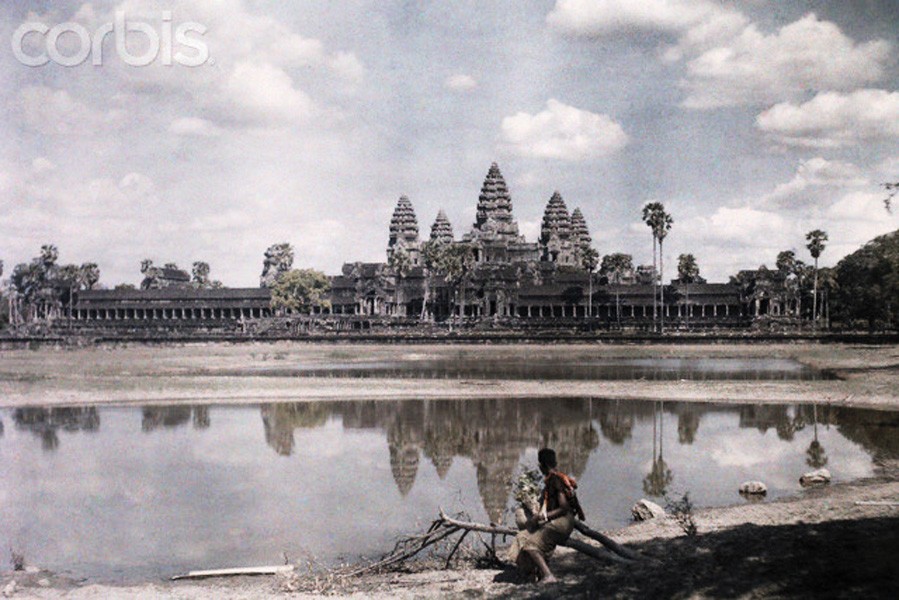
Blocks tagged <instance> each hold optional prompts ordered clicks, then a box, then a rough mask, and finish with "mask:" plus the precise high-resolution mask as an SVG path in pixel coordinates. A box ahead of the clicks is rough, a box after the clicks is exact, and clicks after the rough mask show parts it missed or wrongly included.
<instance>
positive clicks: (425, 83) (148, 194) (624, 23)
mask: <svg viewBox="0 0 899 600" xmlns="http://www.w3.org/2000/svg"><path fill="white" fill-rule="evenodd" d="M896 8H897V7H896V3H895V2H893V1H891V0H884V1H874V0H859V1H846V0H834V1H819V2H811V1H800V0H770V1H766V0H744V1H742V2H740V1H735V2H713V1H710V0H640V1H632V0H534V1H522V0H508V1H506V0H496V1H474V0H458V1H454V2H434V3H419V2H412V1H405V2H404V1H392V0H379V1H361V0H360V1H353V0H348V1H341V2H333V1H330V0H293V1H285V0H282V1H277V0H183V1H176V0H162V1H158V0H124V1H123V0H96V1H94V2H89V3H85V2H80V1H74V2H69V1H56V2H51V1H49V0H42V1H38V0H35V1H26V0H7V1H6V2H3V3H2V6H0V38H2V39H3V40H5V41H3V43H2V44H0V105H2V111H0V140H2V144H0V260H3V261H4V263H5V273H4V277H8V275H9V273H10V272H11V271H12V268H13V266H14V265H15V264H16V263H19V262H24V261H27V260H30V258H31V257H33V256H36V255H37V254H38V251H39V248H40V246H41V245H42V244H45V243H53V244H56V245H57V246H58V248H59V250H60V261H61V262H63V263H79V264H80V263H83V262H87V261H94V262H97V263H98V264H99V266H100V270H101V284H103V285H106V286H109V287H112V286H114V285H116V284H118V283H134V284H136V283H139V281H140V279H141V275H140V272H139V267H140V261H141V260H142V259H145V258H150V259H153V260H154V261H155V262H157V263H167V262H175V263H178V264H179V265H181V266H182V267H187V268H189V266H190V264H191V263H192V262H193V261H198V260H202V261H206V262H208V263H210V265H211V267H212V277H213V278H215V279H219V280H221V281H222V282H224V283H225V284H226V285H230V286H256V285H258V282H259V275H260V273H261V270H262V262H263V253H264V251H265V249H266V248H267V247H268V246H269V245H271V244H274V243H279V242H289V243H290V244H292V245H293V247H294V249H295V255H296V258H295V261H294V266H296V267H304V268H305V267H312V268H316V269H319V270H322V271H324V272H326V273H328V274H337V273H339V271H340V267H341V265H342V264H343V263H344V262H351V261H383V260H385V258H386V254H385V250H386V245H387V235H388V224H389V221H390V215H391V213H392V211H393V208H394V206H395V204H396V201H397V199H398V198H399V196H401V195H404V194H405V195H407V196H409V198H410V199H411V201H412V203H413V205H414V207H415V210H416V213H417V215H418V220H419V226H420V229H421V233H422V235H423V237H426V236H427V235H428V232H429V231H430V226H431V223H433V221H434V218H435V217H436V214H437V211H438V210H439V209H441V208H442V209H444V210H445V211H446V213H447V215H448V217H449V219H450V221H451V222H452V225H453V228H454V230H455V233H456V236H457V237H460V236H461V235H462V234H463V233H465V232H467V231H468V230H470V228H471V226H472V224H473V223H474V217H475V207H476V204H477V198H478V193H479V191H480V187H481V184H482V182H483V180H484V177H485V175H486V173H487V170H488V168H489V166H490V164H491V162H494V161H495V162H497V163H498V164H499V166H500V169H501V170H502V172H503V174H504V175H505V178H506V182H507V183H508V185H509V188H510V192H511V195H512V201H513V209H514V213H515V216H516V217H517V219H518V221H519V225H520V228H521V231H522V233H523V234H524V235H525V236H526V238H527V239H528V241H536V238H537V236H538V235H539V228H540V220H541V218H542V215H543V210H544V208H545V206H546V203H547V201H548V200H549V198H550V196H551V195H552V194H553V192H554V191H556V190H558V191H559V192H560V193H561V194H562V197H563V198H564V199H565V201H566V203H567V205H568V208H569V210H573V209H574V208H575V207H580V208H581V210H582V212H583V213H584V216H585V218H586V220H587V224H588V226H589V228H590V232H591V234H592V236H593V242H594V246H595V247H596V249H597V250H598V251H599V253H600V254H601V255H605V254H609V253H612V252H627V253H630V254H632V255H633V256H634V260H635V262H636V263H638V264H647V263H649V264H651V263H652V237H651V234H650V231H649V229H648V228H647V227H646V226H645V225H644V224H643V223H642V222H641V220H640V216H641V207H642V206H643V205H644V204H645V203H646V202H649V201H659V202H662V203H664V205H665V207H666V208H667V210H668V212H670V213H671V215H672V217H673V219H674V224H673V227H672V230H671V232H670V234H669V235H668V237H667V238H666V240H665V245H664V259H665V265H666V269H665V270H666V279H668V278H670V277H671V276H674V275H675V269H674V266H675V265H676V262H677V257H678V255H680V254H681V253H686V252H691V253H693V254H694V255H695V256H696V258H697V261H698V263H699V266H700V271H701V273H702V274H703V275H704V276H705V277H706V278H708V279H709V280H710V281H726V280H727V278H728V276H729V275H732V274H734V273H736V272H737V271H738V270H740V269H749V268H756V267H758V266H759V265H761V264H766V265H768V266H773V265H774V262H775V258H776V255H777V253H778V252H780V251H781V250H787V249H793V250H795V251H796V253H797V256H799V257H800V258H802V259H804V260H807V261H811V257H810V256H809V254H808V251H807V250H806V249H805V233H806V232H808V231H810V230H812V229H823V230H825V231H827V233H828V234H829V238H830V240H829V243H828V245H827V248H826V250H825V251H824V254H823V255H822V256H821V260H820V264H821V265H822V266H831V265H833V264H835V263H836V262H837V261H838V260H839V259H840V258H842V257H843V256H845V255H846V254H848V253H850V252H852V251H854V250H855V249H857V248H858V247H859V246H860V245H862V244H864V243H865V242H866V241H868V240H870V239H872V238H873V237H875V236H877V235H880V234H883V233H887V232H890V231H894V230H896V229H897V228H899V209H896V210H894V211H893V213H892V214H891V213H888V212H887V211H886V210H885V209H884V206H883V199H884V197H885V196H886V193H885V191H884V190H883V189H882V188H881V187H880V184H881V183H882V182H885V181H897V180H899V10H896ZM117 13H119V14H122V15H123V25H124V28H125V29H128V28H132V31H125V32H124V34H123V35H119V34H121V33H122V32H121V29H122V27H119V26H118V24H116V19H115V16H116V14H117ZM25 23H38V24H44V25H45V26H46V27H47V28H53V27H56V26H60V25H61V26H62V28H59V27H57V29H56V30H55V31H56V33H57V34H59V33H60V31H63V30H64V29H67V30H68V31H64V32H63V33H61V34H60V35H54V33H53V32H54V30H53V29H50V31H49V32H48V33H46V34H42V33H41V32H39V31H38V32H31V33H29V34H27V35H25V36H24V38H22V41H21V44H20V45H19V46H20V48H21V52H15V51H14V48H15V47H16V44H15V42H16V38H15V37H14V34H15V33H16V32H17V31H21V30H20V26H22V25H23V24H25ZM107 23H110V24H112V27H113V29H114V30H115V31H113V32H112V33H111V34H109V35H108V36H106V37H104V36H103V35H102V33H103V30H102V29H101V28H102V27H103V25H104V24H107ZM71 24H75V25H76V27H72V25H71ZM141 24H144V25H143V27H144V28H149V29H151V30H152V31H153V33H152V35H148V34H145V33H143V32H142V31H140V30H137V28H139V27H141ZM196 26H202V29H203V31H202V32H200V31H199V30H198V29H197V28H196ZM166 28H170V29H171V30H176V29H178V28H187V30H188V31H187V33H185V34H184V36H183V37H178V36H175V37H174V38H172V41H171V43H169V44H168V46H167V45H166V43H165V38H166V35H165V31H166ZM73 29H75V30H76V32H73V31H72V30H73ZM77 31H82V32H84V34H85V36H86V40H80V39H79V37H78V35H77ZM117 36H119V37H120V38H121V41H122V42H123V45H124V48H122V49H121V50H120V49H119V47H118V45H117V43H116V42H117V40H116V37H117ZM152 36H156V37H158V38H159V39H161V40H162V42H161V44H160V47H161V50H160V52H159V54H157V55H156V56H155V59H153V56H150V55H148V56H149V59H147V60H146V61H144V62H148V63H149V64H146V65H143V66H137V65H135V64H129V63H133V62H135V61H133V60H131V59H128V56H127V55H126V54H123V51H124V52H127V53H128V54H130V55H131V56H132V57H135V56H137V57H140V55H141V54H142V53H143V54H146V52H147V49H148V47H149V43H148V42H149V40H150V39H151V37H152ZM53 39H55V43H51V41H52V40H53ZM98 39H101V40H104V41H103V42H102V44H98V43H97V40H98ZM85 41H87V42H90V43H87V44H85V43H84V42H85ZM200 45H201V46H202V47H203V49H205V50H206V51H207V52H208V58H207V59H206V60H205V61H203V63H202V64H200V65H199V66H190V65H189V64H184V63H188V62H190V59H191V58H195V59H197V61H199V59H200V58H203V56H201V54H202V52H201V51H200V49H199V48H198V46H200ZM90 46H93V48H92V49H91V52H90V53H89V54H88V55H86V56H85V60H84V62H82V63H81V64H78V65H75V66H64V65H62V64H59V63H61V62H67V60H66V59H67V57H72V56H75V57H76V58H77V57H78V55H79V54H85V53H84V52H83V51H86V50H88V48H89V47H90ZM48 47H49V50H50V51H49V52H48ZM166 47H170V48H171V49H172V54H173V55H174V56H175V57H176V59H175V60H168V61H166ZM98 49H100V50H101V52H99V53H98V52H97V50H98ZM23 53H24V55H25V56H26V61H27V57H28V56H31V57H34V56H38V57H39V56H41V55H47V58H48V62H47V64H44V65H42V66H29V65H26V64H23V61H21V60H20V58H21V56H22V54H23ZM179 56H180V57H181V59H178V58H177V57H179ZM51 57H52V58H51ZM151 59H152V60H151ZM68 62H72V61H68ZM166 62H168V64H165V63H166ZM95 63H97V64H95Z"/></svg>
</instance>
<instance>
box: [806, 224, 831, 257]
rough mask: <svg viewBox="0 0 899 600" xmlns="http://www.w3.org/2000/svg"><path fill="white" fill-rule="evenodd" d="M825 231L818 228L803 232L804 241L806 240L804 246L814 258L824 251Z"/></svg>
mask: <svg viewBox="0 0 899 600" xmlns="http://www.w3.org/2000/svg"><path fill="white" fill-rule="evenodd" d="M827 239H828V238H827V233H826V232H824V231H821V230H820V229H815V230H814V231H809V232H808V233H807V234H805V241H807V242H808V244H807V245H806V248H808V251H809V253H811V255H812V258H814V259H815V260H817V259H818V257H819V256H821V253H822V252H824V247H825V242H827Z"/></svg>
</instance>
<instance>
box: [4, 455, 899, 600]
mask: <svg viewBox="0 0 899 600" xmlns="http://www.w3.org/2000/svg"><path fill="white" fill-rule="evenodd" d="M897 474H899V465H897V464H896V463H895V462H891V463H887V464H885V465H882V466H881V468H880V469H879V472H878V474H877V476H875V477H873V478H871V479H868V480H863V481H857V482H853V483H851V484H840V485H833V486H829V485H828V486H822V487H819V488H813V489H809V490H806V491H804V492H802V493H801V494H800V495H799V496H797V497H794V498H789V499H782V500H779V501H775V502H759V503H752V504H742V505H740V506H732V507H725V508H716V509H707V510H701V511H698V512H697V513H696V514H695V521H696V524H697V526H698V529H699V533H698V535H696V536H695V537H688V536H686V535H685V534H684V533H683V531H682V530H681V529H680V527H679V526H678V525H677V524H676V523H675V522H674V521H673V520H671V519H663V520H654V521H648V522H644V523H639V524H635V525H632V526H630V527H627V528H625V529H622V530H618V531H613V532H607V533H609V535H611V536H612V537H613V538H614V539H616V540H618V541H619V542H622V543H624V544H626V545H627V546H628V547H629V548H631V549H634V550H637V551H639V552H640V553H642V554H643V555H644V556H646V557H647V559H646V560H644V561H642V562H639V563H635V564H626V565H625V564H621V563H617V562H616V563H613V562H605V561H598V560H596V559H593V558H589V557H586V556H584V555H581V554H579V553H577V552H574V551H572V550H569V549H564V548H563V549H559V550H558V551H557V552H556V554H555V556H554V557H553V559H552V561H551V563H550V564H551V566H552V568H553V569H554V571H555V572H556V575H557V576H558V577H559V583H557V584H554V585H550V586H541V585H537V584H532V583H523V582H521V581H519V580H518V579H517V577H516V575H515V572H514V569H512V568H511V567H507V568H506V569H504V570H500V569H497V568H476V567H474V566H473V565H468V566H465V565H463V566H459V567H456V568H453V569H450V570H444V569H428V568H420V567H419V568H416V567H414V566H413V567H412V568H410V569H408V570H406V571H405V572H397V573H386V574H380V575H369V576H364V577H359V578H354V579H350V580H347V581H344V582H342V583H340V584H339V585H336V586H331V587H324V586H322V587H319V589H323V590H324V591H326V592H327V595H330V596H334V597H340V598H401V599H409V598H432V597H457V598H541V597H542V598H556V597H587V598H589V597H612V598H721V597H727V598H737V597H740V598H805V597H809V598H896V597H899V569H897V563H896V557H897V556H899V507H897V506H895V505H892V506H891V505H884V504H881V505H870V504H867V505H860V504H857V502H859V501H862V502H886V503H889V502H896V501H899V477H897ZM575 535H578V534H575ZM12 580H15V581H16V591H15V592H14V593H13V594H12V597H15V598H43V599H57V598H68V599H72V600H96V599H100V598H123V599H129V600H130V599H143V598H178V599H197V600H207V599H211V598H247V599H249V598H309V597H315V594H311V593H304V592H290V591H286V590H285V582H286V579H285V578H283V577H274V576H263V577H237V578H229V579H207V580H202V581H179V582H169V581H161V580H160V581H151V582H147V583H144V584H142V585H133V586H127V587H125V586H111V585H79V583H78V582H76V581H72V580H69V579H66V578H63V577H58V576H55V575H53V574H52V573H48V572H42V571H38V572H34V573H23V572H17V573H10V572H7V573H3V574H2V577H0V583H2V585H3V586H8V585H9V582H10V581H12ZM301 583H303V584H304V585H306V586H308V587H310V588H312V587H317V586H316V585H315V584H314V583H313V582H312V581H310V580H305V581H301Z"/></svg>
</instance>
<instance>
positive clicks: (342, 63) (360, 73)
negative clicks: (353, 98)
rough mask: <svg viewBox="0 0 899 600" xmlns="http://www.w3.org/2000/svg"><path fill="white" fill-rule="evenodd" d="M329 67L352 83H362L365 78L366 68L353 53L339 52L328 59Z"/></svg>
mask: <svg viewBox="0 0 899 600" xmlns="http://www.w3.org/2000/svg"><path fill="white" fill-rule="evenodd" d="M328 67H329V68H330V69H331V70H332V71H333V72H334V73H335V74H336V75H338V76H339V77H341V78H343V79H344V80H346V81H348V82H350V83H360V82H361V81H362V80H363V78H364V77H365V67H364V66H363V65H362V62H361V61H360V60H359V59H358V58H356V55H355V54H353V53H352V52H337V53H335V54H334V56H332V57H331V58H330V59H328Z"/></svg>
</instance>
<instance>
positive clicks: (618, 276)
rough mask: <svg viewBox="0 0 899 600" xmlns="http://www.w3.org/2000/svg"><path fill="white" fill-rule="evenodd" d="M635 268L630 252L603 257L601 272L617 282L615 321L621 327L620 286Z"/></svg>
mask: <svg viewBox="0 0 899 600" xmlns="http://www.w3.org/2000/svg"><path fill="white" fill-rule="evenodd" d="M633 270H634V259H633V257H632V256H631V255H630V254H622V253H620V252H616V253H615V254H607V255H605V256H603V257H602V265H601V266H600V267H599V272H600V273H602V274H603V275H605V276H606V277H607V278H608V281H609V282H610V283H614V284H615V321H616V323H617V324H618V326H619V327H621V295H620V291H619V289H618V286H619V285H620V284H621V280H622V279H623V278H624V274H625V273H628V272H630V271H633Z"/></svg>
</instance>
